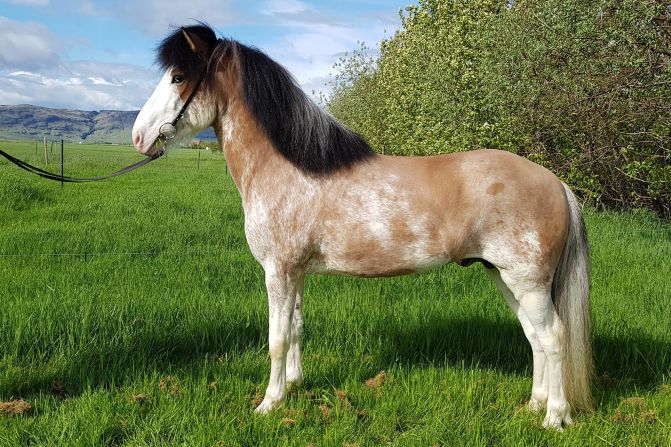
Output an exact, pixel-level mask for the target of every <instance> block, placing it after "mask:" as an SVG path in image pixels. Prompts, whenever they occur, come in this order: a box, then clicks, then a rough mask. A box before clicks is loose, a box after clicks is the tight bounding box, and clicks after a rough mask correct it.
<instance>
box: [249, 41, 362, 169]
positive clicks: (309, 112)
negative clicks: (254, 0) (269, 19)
mask: <svg viewBox="0 0 671 447" xmlns="http://www.w3.org/2000/svg"><path fill="white" fill-rule="evenodd" d="M236 43H237V42H236ZM237 45H238V46H239V51H238V54H239V58H240V71H241V76H242V83H243V90H244V92H243V93H244V97H245V103H246V105H247V107H248V108H249V110H251V112H252V114H253V115H254V116H255V117H256V119H257V121H258V122H259V124H260V125H261V127H262V128H263V130H264V131H265V132H266V135H267V136H268V138H270V140H271V141H272V143H273V145H274V146H275V148H277V150H278V151H280V153H281V154H282V155H284V157H285V158H286V159H287V160H289V161H290V162H291V163H293V164H294V165H295V166H297V167H299V168H300V169H303V170H304V171H307V172H309V173H313V174H327V173H330V172H334V171H336V170H339V169H341V168H348V167H350V166H352V165H354V164H356V163H357V162H361V161H364V160H367V159H369V158H371V157H373V156H374V154H375V153H374V152H373V150H372V149H371V148H370V146H369V145H368V143H366V141H365V140H364V139H363V138H362V137H361V136H360V135H358V134H357V133H355V132H353V131H351V130H349V129H347V128H346V127H344V126H343V125H342V124H340V123H339V122H338V121H336V120H335V118H333V117H332V116H330V115H328V114H327V113H325V112H324V111H323V110H321V109H320V108H319V107H318V106H317V105H316V104H315V103H314V102H312V101H311V100H310V99H309V98H308V97H307V95H306V94H305V93H303V90H301V88H300V87H299V86H298V84H297V83H296V81H295V80H294V78H293V77H292V76H291V74H289V72H288V71H287V70H286V69H285V68H284V67H282V66H281V65H280V64H278V63H277V62H275V61H273V60H272V59H270V58H269V57H268V56H266V55H265V54H264V53H262V52H261V51H259V50H257V49H256V48H250V47H247V46H245V45H242V44H239V43H237Z"/></svg>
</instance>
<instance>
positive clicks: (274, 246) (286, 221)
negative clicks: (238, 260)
mask: <svg viewBox="0 0 671 447" xmlns="http://www.w3.org/2000/svg"><path fill="white" fill-rule="evenodd" d="M305 229H306V224H305V222H304V219H301V215H300V213H295V212H292V210H290V209H287V208H286V207H277V206H275V207H268V206H264V205H263V204H261V203H257V204H254V205H251V206H246V207H245V237H246V238H247V243H248V244H249V248H250V250H251V252H252V254H253V255H254V257H255V258H256V260H257V261H259V262H260V263H261V264H262V265H265V264H266V263H267V262H269V261H278V260H290V259H293V258H295V257H298V256H299V255H300V253H302V252H303V251H304V250H305V247H306V246H307V245H308V244H309V242H308V235H307V232H306V230H305Z"/></svg>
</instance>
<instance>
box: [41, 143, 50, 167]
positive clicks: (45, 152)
mask: <svg viewBox="0 0 671 447" xmlns="http://www.w3.org/2000/svg"><path fill="white" fill-rule="evenodd" d="M42 141H43V142H44V162H45V163H46V164H49V152H47V137H42Z"/></svg>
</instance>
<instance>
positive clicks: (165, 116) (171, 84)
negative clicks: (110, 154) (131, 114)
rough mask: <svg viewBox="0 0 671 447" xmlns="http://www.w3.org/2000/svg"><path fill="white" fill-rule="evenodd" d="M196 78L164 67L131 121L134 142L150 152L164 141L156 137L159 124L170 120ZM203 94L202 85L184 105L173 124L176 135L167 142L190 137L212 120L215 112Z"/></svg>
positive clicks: (177, 111) (154, 150)
mask: <svg viewBox="0 0 671 447" xmlns="http://www.w3.org/2000/svg"><path fill="white" fill-rule="evenodd" d="M196 83H197V81H196V80H195V79H189V78H187V77H186V76H185V75H184V74H183V73H182V72H181V71H179V70H177V69H175V68H171V69H168V70H166V72H165V74H164V75H163V77H162V78H161V81H160V82H159V83H158V85H157V86H156V90H154V93H152V95H151V97H150V98H149V100H148V101H147V102H146V103H145V105H144V106H143V107H142V110H140V113H139V114H138V116H137V118H136V119H135V124H134V125H133V145H134V146H135V148H136V149H137V150H138V152H140V153H141V154H144V155H153V154H155V153H156V152H158V151H159V149H160V148H161V147H162V146H163V143H162V142H161V141H159V140H158V136H159V133H160V128H161V126H162V125H164V124H166V123H171V122H172V121H173V120H174V119H175V118H176V117H177V114H178V113H179V111H180V109H181V108H182V106H183V105H184V102H185V101H186V100H187V98H188V97H189V95H190V94H191V92H192V91H193V89H194V88H196ZM207 96H208V95H206V94H205V93H204V92H203V89H202V88H201V89H200V91H199V92H198V93H197V94H196V96H195V97H194V99H193V101H192V102H191V104H189V106H188V107H187V108H186V111H185V112H184V115H183V116H182V118H181V119H180V120H179V122H178V123H177V125H176V128H177V129H176V130H177V132H176V135H175V137H174V138H173V139H171V140H170V141H168V142H167V143H166V146H174V145H175V144H176V143H178V142H183V141H189V140H190V139H192V138H193V136H194V135H196V134H197V133H198V132H200V131H201V130H203V129H205V128H207V127H208V126H210V125H211V124H212V122H213V121H214V118H215V116H216V111H215V107H214V106H213V105H210V104H207V101H205V98H206V97H207Z"/></svg>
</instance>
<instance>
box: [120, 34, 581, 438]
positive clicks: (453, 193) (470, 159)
mask: <svg viewBox="0 0 671 447" xmlns="http://www.w3.org/2000/svg"><path fill="white" fill-rule="evenodd" d="M157 62H158V64H159V65H160V67H161V68H162V69H163V70H164V74H163V77H162V79H161V80H160V82H159V83H158V85H157V87H156V89H155V91H154V92H153V94H152V95H151V97H150V98H149V99H148V100H147V102H146V104H145V105H144V106H143V107H142V110H141V111H140V113H139V115H138V116H137V120H136V121H135V124H134V126H133V131H132V139H133V144H134V145H135V147H136V149H137V150H138V151H139V152H140V153H142V154H145V155H147V156H152V155H154V156H155V155H156V154H158V153H160V152H161V151H163V150H165V149H167V148H168V147H172V146H173V145H174V144H175V142H176V141H180V140H187V141H188V140H189V139H190V138H193V136H194V135H195V134H197V133H198V132H200V131H202V130H203V129H205V128H207V127H210V126H212V127H213V128H214V130H215V133H216V135H217V138H218V140H219V142H220V143H221V146H222V149H223V152H224V155H225V158H226V163H227V164H228V169H229V171H230V175H231V177H232V179H233V181H234V183H235V185H236V187H237V189H238V191H239V194H240V196H241V201H242V207H243V211H244V230H245V236H246V239H247V242H248V245H249V248H250V250H251V252H252V254H253V256H254V258H255V259H256V260H257V261H258V262H259V263H260V264H261V266H262V267H263V269H264V272H265V286H266V289H267V293H268V307H269V329H268V346H269V348H268V349H269V356H270V362H271V367H270V379H269V382H268V387H267V389H266V392H265V396H264V399H263V401H262V402H261V404H260V405H258V407H257V408H256V409H255V411H256V412H258V413H267V412H269V411H271V410H273V409H275V408H277V407H278V406H280V405H281V404H282V403H283V401H284V399H285V397H286V394H287V387H288V386H296V385H300V384H301V383H302V381H303V370H302V364H301V347H300V339H301V334H302V330H303V316H302V305H303V284H304V277H305V275H308V274H340V275H353V276H362V277H384V276H395V275H404V274H410V273H414V272H419V271H423V270H426V269H429V268H435V267H438V266H441V265H444V264H447V263H449V262H456V263H459V264H461V265H469V264H471V263H473V262H481V263H482V264H483V265H484V266H485V271H486V272H487V274H488V275H489V276H490V277H491V278H492V279H493V280H494V282H495V283H496V285H497V287H498V289H499V290H500V291H501V293H502V294H503V296H504V297H505V299H506V301H507V303H508V305H509V306H510V309H511V310H512V311H513V312H514V314H515V315H516V316H517V318H518V319H519V321H520V324H521V326H522V329H523V331H524V334H525V336H526V338H527V340H528V342H529V344H530V345H531V349H532V352H533V383H532V388H531V397H530V399H529V401H528V408H529V409H531V410H533V411H536V412H538V411H541V410H542V409H543V408H545V409H546V415H545V419H544V422H543V425H544V426H545V427H550V428H554V429H557V430H560V431H561V430H563V427H564V426H566V425H568V424H570V423H571V422H572V419H571V414H572V409H573V410H585V411H589V410H590V409H591V408H592V401H591V390H590V386H591V385H590V381H591V377H592V375H593V360H592V353H591V346H590V338H591V335H590V331H591V329H590V309H589V276H590V272H589V246H588V241H587V233H586V230H585V225H584V220H583V215H582V210H581V206H580V204H579V202H578V200H577V199H576V197H575V195H574V194H573V192H572V191H571V190H570V189H569V187H568V186H567V185H566V184H564V183H563V182H561V181H560V180H559V179H558V178H557V177H556V176H555V175H554V174H552V173H551V172H550V171H548V170H547V169H545V168H544V167H541V166H539V165H537V164H535V163H533V162H531V161H529V160H527V159H525V158H523V157H520V156H517V155H514V154H512V153H509V152H504V151H498V150H487V149H484V150H473V151H465V152H455V153H451V154H445V155H437V156H424V157H420V156H416V157H404V156H386V155H382V154H377V153H375V152H374V151H373V150H372V149H371V147H370V146H369V145H368V144H367V143H366V141H365V140H364V139H363V138H362V137H361V136H360V135H358V134H357V133H355V132H353V131H352V130H349V129H348V128H346V127H345V126H343V125H342V124H341V123H339V122H338V121H337V120H336V119H335V118H333V117H332V116H331V115H329V114H328V113H327V112H325V111H324V110H322V109H321V108H320V107H318V106H317V105H316V104H315V103H314V102H312V101H311V100H310V99H309V98H308V97H307V95H306V94H305V93H303V91H302V90H301V89H300V87H299V86H298V84H297V82H296V81H295V79H294V78H293V77H292V76H291V74H289V72H288V71H287V70H286V69H285V68H283V67H282V66H281V65H280V64H278V63H277V62H275V61H274V60H272V59H271V58H270V57H268V56H267V55H266V54H264V53H263V52H261V51H260V50H258V49H256V48H253V47H250V46H246V45H243V44H241V43H239V42H237V41H235V40H232V39H224V38H217V36H216V34H215V32H214V31H213V30H212V29H211V28H210V27H209V26H207V25H205V24H203V23H200V22H199V23H197V24H194V25H191V26H187V27H182V28H179V29H175V30H173V31H172V32H171V33H170V34H168V35H167V37H165V38H164V39H163V40H162V41H161V43H160V44H159V46H158V48H157Z"/></svg>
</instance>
